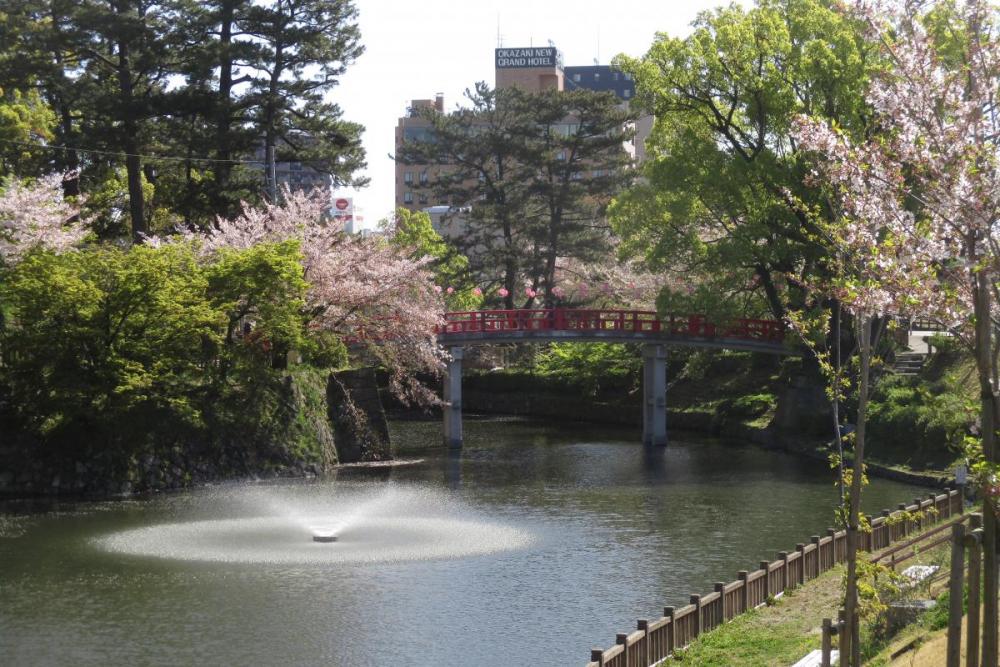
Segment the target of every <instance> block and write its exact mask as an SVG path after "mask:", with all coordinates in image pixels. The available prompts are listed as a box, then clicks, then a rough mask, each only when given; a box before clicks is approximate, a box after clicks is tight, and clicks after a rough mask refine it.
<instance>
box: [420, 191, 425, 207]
mask: <svg viewBox="0 0 1000 667" xmlns="http://www.w3.org/2000/svg"><path fill="white" fill-rule="evenodd" d="M418 200H419V201H420V205H421V206H427V195H425V194H424V193H422V192H421V193H420V197H418Z"/></svg>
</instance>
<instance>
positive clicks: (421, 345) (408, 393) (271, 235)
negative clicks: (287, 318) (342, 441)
mask: <svg viewBox="0 0 1000 667" xmlns="http://www.w3.org/2000/svg"><path fill="white" fill-rule="evenodd" d="M283 195H284V196H283V197H282V198H281V202H280V203H279V204H269V203H265V204H264V205H263V206H261V207H259V208H254V207H251V206H247V205H244V208H243V212H242V214H241V215H239V216H238V217H236V218H234V219H232V220H229V219H224V218H220V219H218V220H217V221H216V228H215V229H213V230H211V231H210V232H208V234H207V235H205V236H202V235H199V234H195V233H187V234H185V235H184V236H185V238H194V239H197V240H198V241H199V242H200V243H201V244H202V248H203V252H205V253H208V254H210V253H212V252H214V251H215V250H217V249H220V248H225V247H234V248H246V247H250V246H252V245H254V244H257V243H262V242H281V241H286V240H297V241H298V242H299V243H300V244H301V251H302V255H303V258H302V264H303V269H304V270H305V278H306V280H307V281H308V283H309V289H308V292H307V295H306V300H307V314H308V316H309V327H310V328H311V329H314V330H325V331H331V332H334V333H337V334H340V335H342V336H344V337H345V338H348V339H351V340H356V341H358V342H359V344H361V345H363V346H364V347H365V348H366V350H367V352H368V353H369V354H371V355H372V356H373V357H374V358H375V359H377V360H378V361H379V362H380V363H381V365H382V366H384V367H385V368H387V369H388V370H389V372H390V377H389V380H390V388H391V389H392V390H393V392H394V393H395V394H396V395H397V396H399V397H400V398H402V399H403V400H404V401H410V400H413V401H417V402H420V403H425V404H428V403H435V402H439V400H438V399H437V398H436V396H435V395H434V394H433V392H431V391H430V390H429V389H428V388H426V387H425V386H423V385H422V384H420V383H419V382H418V381H417V379H416V378H417V375H418V374H422V373H430V374H437V373H439V372H440V370H441V369H442V368H443V357H444V352H443V351H442V350H441V348H440V347H438V345H437V339H436V336H435V328H436V327H437V326H439V325H440V324H442V322H443V312H444V304H443V303H442V301H441V296H440V292H441V289H442V288H441V287H440V286H439V285H434V284H433V282H432V276H431V273H430V271H429V270H428V269H427V266H426V265H427V261H428V260H427V259H420V260H413V259H410V254H409V253H410V249H408V248H395V247H393V246H391V245H389V244H386V243H383V242H381V241H380V240H379V239H378V238H374V237H362V236H352V235H349V234H346V233H345V232H344V231H343V230H342V229H341V228H340V225H336V224H333V223H331V222H330V221H329V220H328V219H327V217H326V216H325V212H326V211H327V210H328V208H329V201H328V199H329V194H328V193H326V194H324V193H323V192H322V191H315V192H313V193H311V194H310V193H306V192H292V191H290V190H287V189H286V190H285V191H284V193H283Z"/></svg>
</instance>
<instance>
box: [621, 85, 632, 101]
mask: <svg viewBox="0 0 1000 667" xmlns="http://www.w3.org/2000/svg"><path fill="white" fill-rule="evenodd" d="M622 95H623V96H624V97H625V99H626V100H627V99H628V98H630V97H632V91H631V90H629V89H628V88H626V89H625V90H623V91H622Z"/></svg>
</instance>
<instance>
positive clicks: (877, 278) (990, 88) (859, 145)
mask: <svg viewBox="0 0 1000 667" xmlns="http://www.w3.org/2000/svg"><path fill="white" fill-rule="evenodd" d="M854 9H855V11H856V12H857V13H858V14H859V15H860V16H861V17H862V18H863V19H864V20H865V21H866V23H867V25H868V27H869V31H870V36H871V38H872V39H873V40H874V41H875V42H876V43H877V44H878V45H879V46H880V48H881V50H882V52H883V54H884V56H885V57H886V60H887V62H888V63H889V66H888V67H887V68H885V69H884V70H883V71H882V72H880V73H879V74H877V75H876V76H875V77H874V78H873V80H872V82H871V85H870V88H869V91H868V102H869V104H870V105H871V107H872V109H873V111H874V120H875V132H873V134H872V136H871V137H869V138H868V139H867V140H866V141H864V142H852V141H851V140H850V139H849V138H848V137H846V136H844V135H842V134H840V133H838V132H837V131H836V129H835V128H830V127H828V126H825V125H823V124H820V123H809V122H803V123H801V124H800V126H799V128H798V130H799V131H798V140H799V141H800V142H801V143H802V144H803V145H805V146H806V147H808V148H809V149H811V150H814V151H816V152H817V153H819V154H820V155H821V156H822V157H823V159H824V160H825V164H824V166H823V167H822V168H821V169H820V172H819V174H817V175H818V176H820V177H823V178H826V179H828V180H829V182H830V183H831V184H832V185H833V186H834V188H835V189H836V191H837V193H838V194H839V198H838V199H839V201H840V202H841V204H842V206H843V210H844V213H845V219H846V222H847V224H845V225H844V226H843V227H842V230H843V235H842V239H841V240H842V241H843V243H844V250H845V255H844V256H845V258H846V259H847V261H848V262H851V263H854V264H855V265H856V266H858V267H860V268H862V269H863V271H861V272H860V273H858V274H856V279H855V280H854V281H852V283H851V284H845V285H843V288H844V291H843V292H842V294H841V297H842V298H844V300H845V303H849V304H850V305H851V307H852V309H854V310H855V312H856V313H857V314H859V315H860V316H861V317H860V318H859V319H861V320H864V319H865V318H866V317H868V316H870V315H871V314H874V313H878V312H897V313H898V312H902V311H904V310H905V308H907V307H909V308H910V309H913V310H917V311H920V312H923V313H924V314H929V315H932V316H934V317H936V318H937V319H939V320H940V321H942V322H943V323H945V324H946V325H948V326H949V327H950V328H951V330H952V331H953V332H954V333H955V334H956V335H958V336H959V337H960V338H961V339H962V340H965V341H966V342H967V343H969V345H970V348H971V349H972V350H973V351H974V353H975V357H976V366H977V371H978V376H979V385H980V390H981V396H982V403H981V435H982V457H983V460H984V465H983V466H982V467H981V468H982V470H983V471H984V474H983V475H982V477H981V482H982V483H983V491H984V496H985V497H986V500H985V501H984V508H983V509H984V517H983V519H984V533H985V535H984V587H985V592H986V594H985V596H984V622H983V628H984V632H983V646H982V650H983V653H982V656H983V664H984V665H987V666H989V667H996V665H997V626H998V609H997V583H998V581H997V565H998V562H997V550H996V537H997V518H996V513H995V507H994V506H993V503H992V501H991V500H990V497H989V494H988V493H986V492H987V491H988V488H989V486H990V485H991V484H992V483H993V481H992V480H993V478H994V476H995V474H996V471H997V455H996V427H997V425H998V423H1000V394H998V377H997V370H996V367H995V364H994V362H993V360H994V359H996V354H997V351H998V348H997V343H998V336H997V334H998V327H997V322H998V319H997V312H996V311H997V296H998V294H997V278H998V276H1000V271H998V269H1000V262H998V259H1000V246H998V240H1000V239H998V232H1000V152H998V141H1000V108H998V102H997V92H998V82H1000V46H998V43H997V39H996V27H997V10H996V8H994V7H992V6H990V4H989V3H987V2H985V1H984V0H967V1H966V2H964V3H963V4H961V6H952V5H946V4H945V3H929V2H921V1H918V0H896V1H884V2H858V3H857V4H856V5H855V8H854ZM864 344H865V343H864V340H862V346H864ZM862 375H863V376H864V373H863V374H862ZM863 389H866V387H865V388H863ZM863 393H864V391H863ZM858 430H859V432H858V439H859V445H858V446H860V448H861V450H860V451H859V452H857V453H856V461H855V469H856V470H859V469H860V465H861V463H860V462H859V461H858V460H857V459H858V454H863V431H862V430H861V422H860V420H859V428H858ZM852 496H853V493H852ZM855 510H856V507H854V503H853V497H852V517H855ZM852 523H853V524H855V530H856V519H852ZM852 575H853V569H852V570H850V571H849V573H848V576H849V577H850V576H852ZM849 584H850V582H849ZM855 603H856V591H852V590H851V589H850V588H849V589H848V596H847V605H848V610H850V609H851V606H852V605H853V604H855ZM848 618H849V619H851V615H850V614H848ZM855 636H856V635H855ZM852 653H853V657H855V660H854V661H852V663H851V664H857V659H856V658H857V655H858V652H857V646H856V645H855V647H854V648H853V650H852Z"/></svg>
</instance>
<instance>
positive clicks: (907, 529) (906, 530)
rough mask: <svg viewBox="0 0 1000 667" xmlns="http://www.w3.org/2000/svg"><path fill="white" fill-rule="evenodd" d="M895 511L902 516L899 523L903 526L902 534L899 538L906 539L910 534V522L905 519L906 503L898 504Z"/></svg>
mask: <svg viewBox="0 0 1000 667" xmlns="http://www.w3.org/2000/svg"><path fill="white" fill-rule="evenodd" d="M896 509H897V510H899V511H900V512H902V513H903V514H904V516H903V520H902V521H900V523H901V524H902V525H903V534H902V535H900V537H906V536H907V535H908V534H909V533H910V520H909V519H907V518H906V516H905V513H906V503H899V505H897V506H896Z"/></svg>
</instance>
